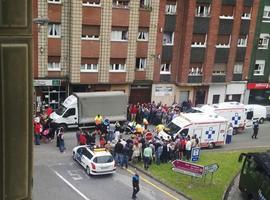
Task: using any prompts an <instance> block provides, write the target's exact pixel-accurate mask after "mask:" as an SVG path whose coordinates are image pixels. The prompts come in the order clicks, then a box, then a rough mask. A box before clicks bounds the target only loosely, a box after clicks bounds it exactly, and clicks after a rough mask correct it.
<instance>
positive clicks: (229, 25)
mask: <svg viewBox="0 0 270 200" xmlns="http://www.w3.org/2000/svg"><path fill="white" fill-rule="evenodd" d="M33 6H34V7H36V12H34V17H35V18H47V19H48V22H49V23H48V24H45V25H43V24H39V25H36V26H35V33H34V48H35V52H34V55H35V56H34V77H35V81H34V83H35V90H36V99H37V103H38V104H39V105H40V104H41V103H42V102H44V101H45V102H46V103H48V104H50V105H51V106H52V107H53V108H56V107H57V106H58V105H59V103H60V102H62V101H63V100H64V98H65V97H66V96H67V95H69V94H70V93H72V92H88V91H90V92H91V91H105V90H121V91H125V92H126V93H127V94H128V96H129V102H130V103H137V102H141V103H143V102H150V101H156V102H158V101H162V102H163V103H166V104H172V103H173V102H176V103H181V102H183V101H185V100H188V99H190V100H191V101H192V102H193V103H194V104H196V105H197V104H204V103H218V102H223V101H231V100H237V101H241V102H243V101H244V99H245V95H246V91H247V90H246V81H247V78H248V71H249V66H250V58H251V56H250V55H251V51H252V49H253V40H254V33H255V27H256V26H255V24H256V22H257V20H256V19H257V13H258V8H259V0H237V1H236V0H140V1H136V0H82V1H70V0H48V1H40V0H34V4H33ZM34 10H35V8H34Z"/></svg>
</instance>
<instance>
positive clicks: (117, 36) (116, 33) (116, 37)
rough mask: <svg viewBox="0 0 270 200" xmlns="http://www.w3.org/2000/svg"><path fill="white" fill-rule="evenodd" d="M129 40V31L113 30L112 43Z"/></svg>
mask: <svg viewBox="0 0 270 200" xmlns="http://www.w3.org/2000/svg"><path fill="white" fill-rule="evenodd" d="M127 39H128V31H127V30H112V33H111V40H112V41H126V40H127Z"/></svg>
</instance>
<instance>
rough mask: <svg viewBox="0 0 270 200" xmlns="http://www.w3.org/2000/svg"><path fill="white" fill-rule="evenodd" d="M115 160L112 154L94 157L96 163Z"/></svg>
mask: <svg viewBox="0 0 270 200" xmlns="http://www.w3.org/2000/svg"><path fill="white" fill-rule="evenodd" d="M112 161H113V157H112V156H99V157H96V158H95V159H94V162H95V163H99V164H101V163H110V162H112Z"/></svg>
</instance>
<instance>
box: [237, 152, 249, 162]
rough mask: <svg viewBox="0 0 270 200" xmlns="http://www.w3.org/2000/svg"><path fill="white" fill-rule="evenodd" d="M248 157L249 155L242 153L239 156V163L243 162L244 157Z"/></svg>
mask: <svg viewBox="0 0 270 200" xmlns="http://www.w3.org/2000/svg"><path fill="white" fill-rule="evenodd" d="M246 155H247V154H245V153H241V154H240V156H239V158H238V162H242V160H243V157H244V156H246Z"/></svg>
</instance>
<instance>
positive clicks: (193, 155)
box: [191, 147, 201, 162]
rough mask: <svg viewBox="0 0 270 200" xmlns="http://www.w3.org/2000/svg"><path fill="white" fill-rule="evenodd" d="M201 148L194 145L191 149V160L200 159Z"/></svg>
mask: <svg viewBox="0 0 270 200" xmlns="http://www.w3.org/2000/svg"><path fill="white" fill-rule="evenodd" d="M200 152H201V148H200V147H194V148H192V150H191V161H192V162H196V161H198V160H199V157H200Z"/></svg>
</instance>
